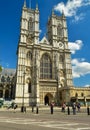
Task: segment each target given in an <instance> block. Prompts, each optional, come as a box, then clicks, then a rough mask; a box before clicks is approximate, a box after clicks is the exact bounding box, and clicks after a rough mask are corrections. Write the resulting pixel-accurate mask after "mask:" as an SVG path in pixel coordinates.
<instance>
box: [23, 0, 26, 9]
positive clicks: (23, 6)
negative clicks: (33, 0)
mask: <svg viewBox="0 0 90 130" xmlns="http://www.w3.org/2000/svg"><path fill="white" fill-rule="evenodd" d="M23 7H24V8H26V0H24V5H23Z"/></svg>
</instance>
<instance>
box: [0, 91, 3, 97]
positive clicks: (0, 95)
mask: <svg viewBox="0 0 90 130" xmlns="http://www.w3.org/2000/svg"><path fill="white" fill-rule="evenodd" d="M2 97H3V90H0V98H2Z"/></svg>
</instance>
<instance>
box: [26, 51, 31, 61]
mask: <svg viewBox="0 0 90 130" xmlns="http://www.w3.org/2000/svg"><path fill="white" fill-rule="evenodd" d="M27 59H29V60H32V53H31V52H30V51H29V52H27Z"/></svg>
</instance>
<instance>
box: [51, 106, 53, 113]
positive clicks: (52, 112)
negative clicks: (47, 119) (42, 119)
mask: <svg viewBox="0 0 90 130" xmlns="http://www.w3.org/2000/svg"><path fill="white" fill-rule="evenodd" d="M51 114H53V106H51Z"/></svg>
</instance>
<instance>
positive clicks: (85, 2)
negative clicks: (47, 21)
mask: <svg viewBox="0 0 90 130" xmlns="http://www.w3.org/2000/svg"><path fill="white" fill-rule="evenodd" d="M89 5H90V0H68V1H67V3H66V4H64V2H60V3H59V4H57V5H56V6H54V9H55V10H56V11H59V12H61V13H62V11H64V14H65V16H67V17H72V16H74V18H75V20H76V21H78V20H81V19H83V18H84V13H81V14H79V15H77V11H78V9H79V8H81V7H84V6H89Z"/></svg>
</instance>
